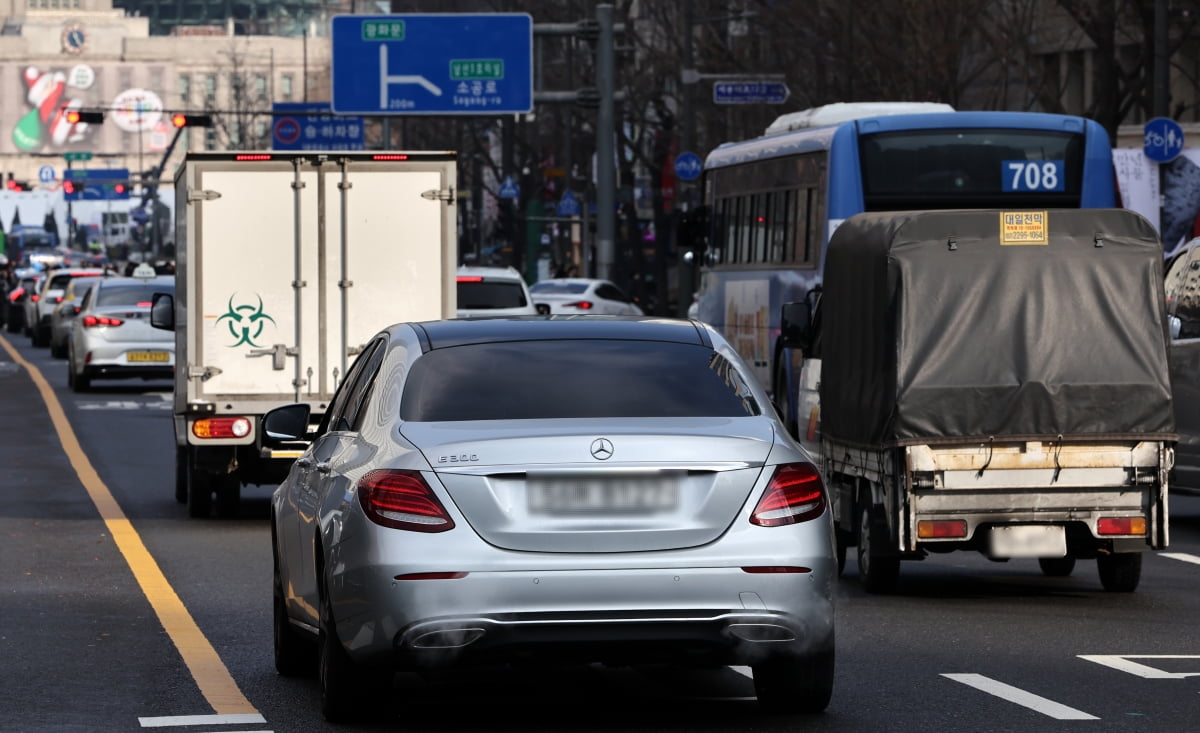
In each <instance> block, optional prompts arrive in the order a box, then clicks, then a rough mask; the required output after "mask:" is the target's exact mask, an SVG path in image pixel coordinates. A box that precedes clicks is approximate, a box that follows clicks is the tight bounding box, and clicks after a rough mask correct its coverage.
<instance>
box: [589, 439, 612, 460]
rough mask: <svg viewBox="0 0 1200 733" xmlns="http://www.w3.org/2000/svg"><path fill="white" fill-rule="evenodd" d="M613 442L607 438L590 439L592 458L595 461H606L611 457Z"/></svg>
mask: <svg viewBox="0 0 1200 733" xmlns="http://www.w3.org/2000/svg"><path fill="white" fill-rule="evenodd" d="M612 454H613V444H612V441H611V440H609V439H608V438H596V439H595V440H593V441H592V458H595V459H596V460H597V461H607V460H608V459H609V458H612Z"/></svg>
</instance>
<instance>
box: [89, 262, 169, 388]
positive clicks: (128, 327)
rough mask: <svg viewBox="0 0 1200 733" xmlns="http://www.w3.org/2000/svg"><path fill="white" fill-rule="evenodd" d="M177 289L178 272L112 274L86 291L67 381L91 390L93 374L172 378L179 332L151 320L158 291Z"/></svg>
mask: <svg viewBox="0 0 1200 733" xmlns="http://www.w3.org/2000/svg"><path fill="white" fill-rule="evenodd" d="M174 292H175V277H174V276H172V275H167V276H161V275H159V276H155V277H108V278H101V279H99V280H97V281H96V282H95V283H94V284H93V285H92V287H91V288H90V289H89V290H88V292H87V295H85V296H84V297H83V302H82V303H81V304H80V309H79V314H78V315H76V316H75V323H74V324H73V325H72V327H71V335H70V339H69V340H68V341H67V384H68V385H70V387H71V389H73V390H75V391H76V392H85V391H87V390H88V389H89V388H90V387H91V384H92V380H93V379H137V378H140V379H171V378H172V377H173V376H174V374H175V334H173V333H171V332H170V331H161V330H159V329H156V328H153V327H152V326H151V325H150V302H151V301H152V300H153V297H154V294H155V293H171V294H174Z"/></svg>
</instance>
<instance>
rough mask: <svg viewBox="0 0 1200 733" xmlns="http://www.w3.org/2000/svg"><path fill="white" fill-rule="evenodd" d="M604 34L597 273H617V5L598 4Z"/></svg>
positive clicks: (599, 66)
mask: <svg viewBox="0 0 1200 733" xmlns="http://www.w3.org/2000/svg"><path fill="white" fill-rule="evenodd" d="M596 21H597V22H598V23H599V24H600V37H599V39H598V41H597V44H596V89H597V91H598V92H599V93H600V107H599V108H598V109H597V114H596V277H598V278H601V279H604V280H608V279H611V278H612V276H613V262H614V260H615V259H616V258H615V253H616V243H615V240H616V202H615V194H616V191H615V185H616V171H615V170H614V165H613V152H614V149H613V6H612V5H609V4H607V3H602V4H600V5H597V6H596Z"/></svg>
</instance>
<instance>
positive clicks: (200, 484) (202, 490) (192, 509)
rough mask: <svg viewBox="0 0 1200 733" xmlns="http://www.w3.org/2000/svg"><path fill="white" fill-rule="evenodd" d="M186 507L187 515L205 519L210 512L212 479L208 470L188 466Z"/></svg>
mask: <svg viewBox="0 0 1200 733" xmlns="http://www.w3.org/2000/svg"><path fill="white" fill-rule="evenodd" d="M187 475H188V486H187V508H188V516H189V517H192V518H194V519H206V518H208V516H209V515H210V514H212V495H213V479H214V478H215V477H214V476H213V475H212V474H211V473H209V472H208V471H202V470H199V469H196V468H194V467H193V466H190V465H189V466H188V470H187Z"/></svg>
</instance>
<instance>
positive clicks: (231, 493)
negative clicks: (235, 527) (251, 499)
mask: <svg viewBox="0 0 1200 733" xmlns="http://www.w3.org/2000/svg"><path fill="white" fill-rule="evenodd" d="M213 483H214V484H215V486H216V491H217V516H218V517H221V518H229V517H236V516H237V513H238V506H239V505H240V504H241V501H242V481H241V479H239V478H238V477H237V474H234V473H227V474H225V475H224V476H221V477H220V478H217V479H216V480H215V481H214V482H213Z"/></svg>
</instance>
